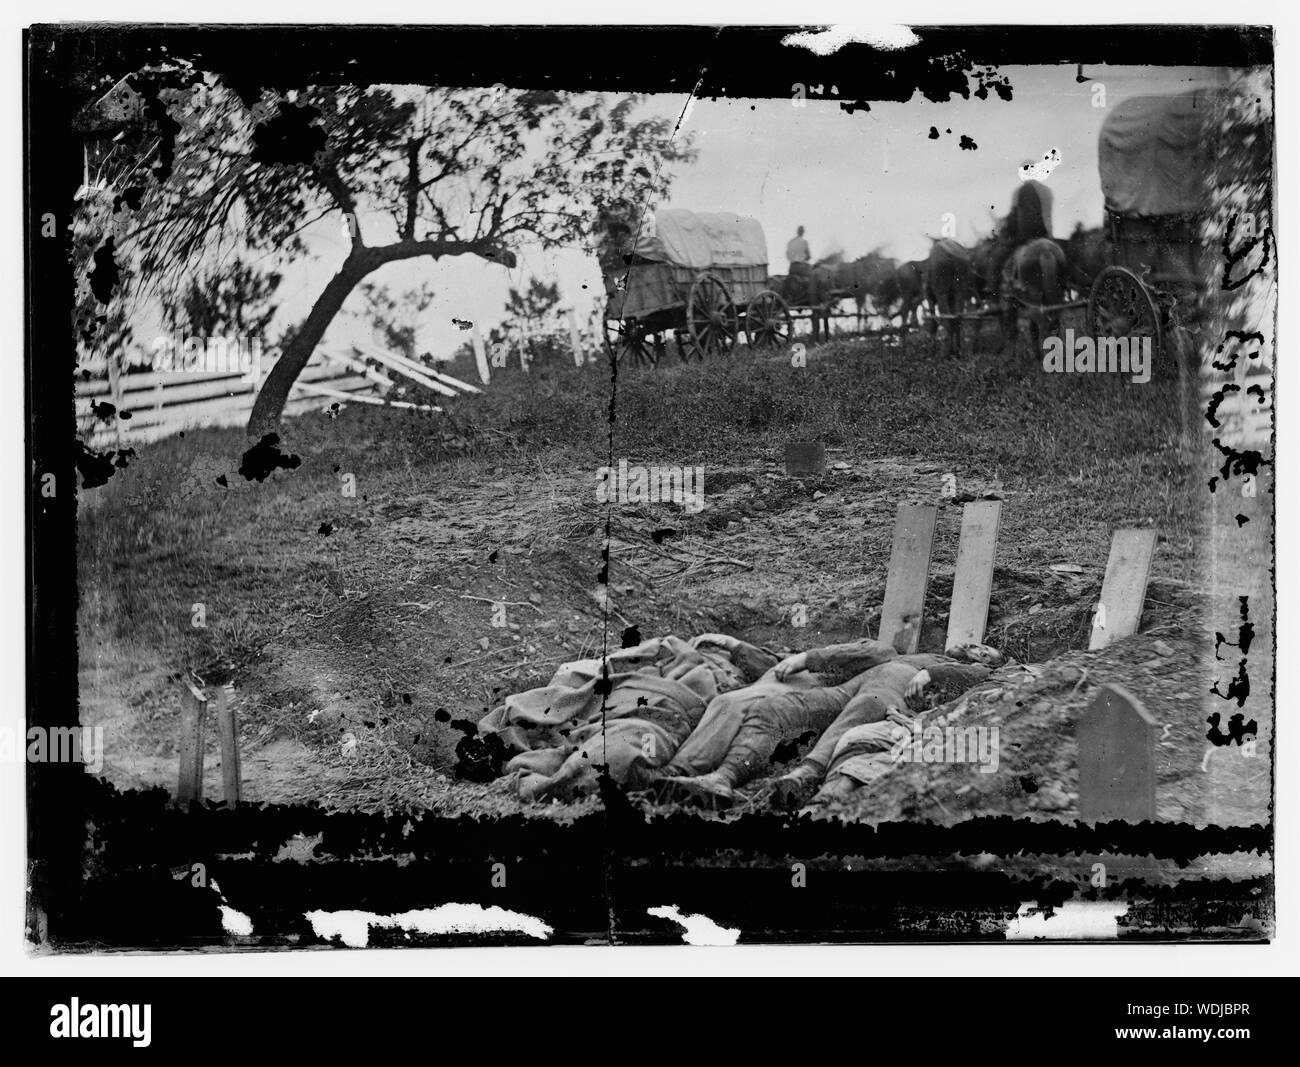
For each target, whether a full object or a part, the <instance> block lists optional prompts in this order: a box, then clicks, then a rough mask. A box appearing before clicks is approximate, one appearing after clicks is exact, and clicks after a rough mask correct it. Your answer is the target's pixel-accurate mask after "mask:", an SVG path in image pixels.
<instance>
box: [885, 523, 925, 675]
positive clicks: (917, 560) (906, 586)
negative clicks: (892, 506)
mask: <svg viewBox="0 0 1300 1067" xmlns="http://www.w3.org/2000/svg"><path fill="white" fill-rule="evenodd" d="M938 510H939V509H938V508H936V507H934V506H933V505H932V504H900V505H899V507H898V517H897V518H896V519H895V520H894V546H893V549H892V550H891V551H890V554H889V575H888V577H887V578H886V579H885V603H884V605H883V607H882V608H881V610H880V633H879V634H878V635H877V640H879V641H882V642H884V643H886V644H892V645H893V646H894V648H895V649H896V650H897V651H898V652H899V653H900V654H901V655H904V656H908V655H912V654H913V653H915V652H916V650H917V648H918V647H919V646H920V644H921V617H922V615H923V613H924V610H925V587H926V585H928V584H929V581H930V550H931V549H932V548H933V547H934V523H935V519H936V517H937V515H938Z"/></svg>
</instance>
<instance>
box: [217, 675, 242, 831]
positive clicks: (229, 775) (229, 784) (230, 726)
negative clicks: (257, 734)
mask: <svg viewBox="0 0 1300 1067" xmlns="http://www.w3.org/2000/svg"><path fill="white" fill-rule="evenodd" d="M217 729H218V731H219V732H220V734H221V786H222V795H223V796H224V797H225V801H226V807H228V808H234V807H238V805H239V800H240V797H239V779H240V775H239V719H238V718H237V717H236V715H235V709H234V708H233V707H231V705H230V701H229V699H228V698H227V696H226V690H225V689H224V688H223V687H218V689H217Z"/></svg>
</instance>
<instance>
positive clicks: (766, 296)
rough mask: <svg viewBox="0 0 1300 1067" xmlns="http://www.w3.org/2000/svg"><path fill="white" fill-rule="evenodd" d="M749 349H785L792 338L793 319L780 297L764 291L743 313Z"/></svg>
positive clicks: (769, 290) (767, 290) (769, 291)
mask: <svg viewBox="0 0 1300 1067" xmlns="http://www.w3.org/2000/svg"><path fill="white" fill-rule="evenodd" d="M745 333H746V334H748V335H749V347H750V348H759V349H762V348H785V347H786V346H787V345H788V344H789V343H790V338H792V337H793V336H794V319H792V318H791V317H790V309H789V308H788V307H786V303H785V301H784V300H782V299H781V297H780V295H779V294H777V293H774V292H773V291H772V290H771V289H764V290H763V291H762V292H761V293H759V294H758V296H756V297H754V299H753V300H751V301H750V302H749V307H748V308H747V309H746V311H745Z"/></svg>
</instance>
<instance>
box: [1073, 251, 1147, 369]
mask: <svg viewBox="0 0 1300 1067" xmlns="http://www.w3.org/2000/svg"><path fill="white" fill-rule="evenodd" d="M1088 333H1090V334H1091V335H1092V336H1093V337H1150V338H1151V350H1152V353H1153V356H1154V358H1156V359H1159V358H1160V351H1161V344H1162V341H1163V333H1162V330H1161V327H1160V309H1159V308H1157V307H1156V302H1155V300H1154V299H1153V298H1152V295H1151V290H1150V289H1148V288H1147V287H1146V286H1145V285H1144V284H1143V283H1142V279H1141V278H1139V277H1138V276H1137V275H1136V274H1134V273H1133V272H1132V271H1131V270H1129V269H1128V268H1127V267H1106V268H1105V269H1103V270H1102V272H1101V273H1100V274H1098V275H1097V278H1096V280H1095V281H1094V282H1093V283H1092V292H1091V293H1089V294H1088Z"/></svg>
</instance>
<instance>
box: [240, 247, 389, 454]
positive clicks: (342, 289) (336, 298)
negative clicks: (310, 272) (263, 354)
mask: <svg viewBox="0 0 1300 1067" xmlns="http://www.w3.org/2000/svg"><path fill="white" fill-rule="evenodd" d="M372 269H373V267H372V265H371V264H369V263H368V262H366V261H365V260H364V259H363V258H362V257H360V256H357V255H350V256H348V258H347V260H345V261H344V263H343V266H342V267H341V268H340V269H339V272H338V273H337V274H336V275H334V277H333V278H331V279H330V282H329V284H328V285H327V286H325V291H324V292H322V293H321V295H320V296H319V297H317V299H316V303H315V304H314V305H313V306H312V309H311V313H310V314H309V315H308V316H307V319H306V321H305V322H304V323H303V324H302V326H301V327H300V328H299V329H298V331H297V332H296V333H295V334H294V335H293V337H292V338H291V339H290V341H289V343H288V344H287V345H285V348H284V351H283V352H282V353H281V354H280V358H279V359H278V360H276V361H275V366H273V367H272V368H271V372H270V373H269V374H268V375H267V376H266V380H265V381H264V382H263V383H262V388H261V389H260V390H259V391H258V394H257V399H256V400H255V401H254V403H253V411H252V414H250V415H249V417H248V436H249V437H252V438H260V437H262V435H263V434H267V433H271V432H272V431H274V430H275V429H276V428H277V427H278V426H279V424H280V415H281V413H282V412H283V411H284V405H285V403H286V402H287V401H288V399H289V390H290V389H291V388H292V387H293V383H294V382H296V381H297V380H298V375H299V374H301V373H302V369H303V368H304V367H305V366H307V361H308V360H310V359H311V355H312V353H313V352H314V351H316V346H317V345H318V344H319V343H320V339H321V338H322V337H323V336H324V335H325V330H326V329H327V328H328V327H329V324H330V323H331V322H333V321H334V316H335V315H337V314H338V312H339V309H340V308H341V307H342V306H343V301H344V300H346V299H347V296H348V294H349V293H350V292H352V290H353V289H354V288H356V286H357V283H358V282H360V281H361V279H362V278H364V277H365V276H366V275H367V274H369V273H370V271H371V270H372Z"/></svg>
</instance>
